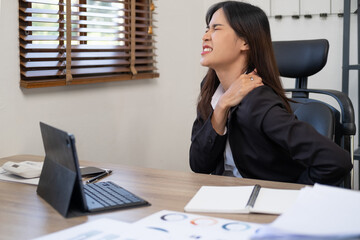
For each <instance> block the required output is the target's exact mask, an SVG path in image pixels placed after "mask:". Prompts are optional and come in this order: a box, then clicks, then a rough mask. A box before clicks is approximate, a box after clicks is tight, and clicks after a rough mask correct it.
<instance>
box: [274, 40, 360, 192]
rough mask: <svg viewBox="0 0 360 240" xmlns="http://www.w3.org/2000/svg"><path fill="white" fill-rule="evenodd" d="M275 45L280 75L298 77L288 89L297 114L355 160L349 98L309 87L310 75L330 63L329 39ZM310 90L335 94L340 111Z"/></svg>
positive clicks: (349, 183)
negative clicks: (293, 86) (328, 60)
mask: <svg viewBox="0 0 360 240" xmlns="http://www.w3.org/2000/svg"><path fill="white" fill-rule="evenodd" d="M273 47H274V52H275V58H276V61H277V65H278V68H279V72H280V75H281V76H282V77H286V78H294V79H295V88H294V89H285V90H286V92H289V93H291V94H292V95H291V99H293V100H294V101H296V102H294V103H291V108H292V109H293V111H294V114H295V115H296V116H297V118H298V119H299V120H302V121H305V122H308V123H310V124H311V125H312V126H313V127H314V128H315V129H316V130H317V131H318V132H320V133H321V134H323V135H325V136H327V137H329V138H331V139H332V140H333V141H334V142H336V143H337V144H338V145H339V146H341V147H342V148H344V149H346V150H347V151H349V152H350V154H351V159H352V162H353V161H354V158H353V152H354V149H353V138H354V135H355V133H356V126H355V114H354V108H353V105H352V102H351V100H350V98H349V97H348V96H347V95H346V94H344V93H343V92H340V91H336V90H329V89H308V88H307V80H308V77H309V76H312V75H314V74H316V73H317V72H319V71H320V70H321V69H322V68H323V67H324V66H325V64H326V62H327V56H328V51H329V42H328V41H327V40H326V39H316V40H301V41H274V42H273ZM309 93H312V94H323V95H327V96H330V97H332V98H333V99H335V100H336V101H337V103H338V104H339V107H340V111H339V110H337V109H336V108H335V107H334V106H331V105H330V104H328V103H325V102H323V101H320V100H317V99H312V98H310V97H309ZM353 173H354V169H353V170H352V173H351V175H350V176H348V177H347V178H346V179H345V180H344V187H346V188H351V187H353V180H352V177H353Z"/></svg>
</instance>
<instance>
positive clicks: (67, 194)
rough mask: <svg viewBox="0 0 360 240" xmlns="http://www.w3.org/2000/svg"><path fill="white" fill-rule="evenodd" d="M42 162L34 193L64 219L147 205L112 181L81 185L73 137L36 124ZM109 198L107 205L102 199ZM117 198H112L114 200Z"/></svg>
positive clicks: (42, 124) (58, 130)
mask: <svg viewBox="0 0 360 240" xmlns="http://www.w3.org/2000/svg"><path fill="white" fill-rule="evenodd" d="M40 129H41V135H42V139H43V144H44V148H45V160H44V164H43V168H42V171H41V175H40V180H39V185H38V187H37V194H38V195H39V196H40V197H42V198H43V199H44V200H45V201H47V202H48V203H49V204H50V205H51V206H52V207H53V208H55V209H56V210H57V211H58V212H59V213H60V214H61V215H63V216H64V217H74V216H81V215H87V214H89V213H93V212H101V211H106V210H114V209H120V208H130V207H139V206H148V205H150V203H149V202H147V201H146V200H144V199H142V198H140V197H138V196H136V195H134V194H132V193H131V192H129V191H127V190H126V189H124V188H122V187H120V186H118V185H117V184H115V183H113V182H104V181H102V182H97V183H90V184H86V185H84V184H83V182H82V178H81V172H80V169H79V162H78V156H77V152H76V147H75V137H74V135H72V134H68V133H67V132H65V131H62V130H60V129H57V128H54V127H52V126H49V125H47V124H45V123H42V122H40ZM104 195H105V197H106V196H108V197H111V198H112V199H111V200H109V201H108V202H107V201H106V200H103V198H104ZM115 197H116V198H117V199H114V198H115Z"/></svg>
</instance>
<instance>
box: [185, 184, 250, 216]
mask: <svg viewBox="0 0 360 240" xmlns="http://www.w3.org/2000/svg"><path fill="white" fill-rule="evenodd" d="M253 188H254V186H241V187H232V186H202V187H201V188H200V189H199V191H198V192H197V193H196V194H195V195H194V197H193V198H192V199H191V200H190V202H189V203H188V204H187V205H186V206H185V208H184V210H185V211H187V212H220V213H248V212H249V210H248V209H246V208H245V207H246V204H247V202H248V201H249V197H250V195H251V192H252V190H253Z"/></svg>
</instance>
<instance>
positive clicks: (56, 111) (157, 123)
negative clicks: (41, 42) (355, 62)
mask: <svg viewBox="0 0 360 240" xmlns="http://www.w3.org/2000/svg"><path fill="white" fill-rule="evenodd" d="M205 2H206V1H205V0H196V1H194V0H182V1H181V3H180V2H179V1H175V0H158V1H156V5H157V12H158V14H157V15H156V19H157V20H158V23H157V25H158V28H157V29H156V35H157V41H158V43H157V48H158V50H157V54H158V58H157V60H158V65H157V66H158V68H159V72H160V78H159V79H152V80H137V81H124V82H116V83H101V84H92V85H91V84H90V85H84V86H70V87H55V88H44V89H21V88H20V87H19V59H18V24H17V21H18V20H17V12H18V9H17V8H18V3H17V1H13V0H8V1H2V3H1V4H2V5H1V16H0V31H1V38H0V52H1V60H0V61H1V63H0V65H1V66H0V67H1V69H0V157H5V156H9V155H14V154H39V155H43V154H44V151H43V146H42V141H41V136H40V129H39V125H38V124H39V121H44V122H46V123H49V124H51V125H54V126H56V127H59V128H61V129H64V130H67V131H69V132H72V133H74V134H75V136H76V139H77V148H78V154H79V157H80V159H84V160H91V161H104V162H118V163H125V164H134V165H143V166H147V167H154V168H165V169H177V170H186V171H188V170H189V167H188V149H189V145H190V135H191V126H192V122H193V119H194V117H195V105H196V98H197V95H198V90H199V85H200V81H201V78H202V75H203V73H204V72H205V69H204V68H202V67H200V65H199V59H200V52H201V36H202V34H203V32H204V30H205V23H204V13H205V10H206V9H205V8H207V6H206V4H205ZM270 22H271V25H272V32H273V39H274V40H284V39H311V38H327V39H329V41H330V46H331V47H330V54H329V60H328V64H327V66H326V67H325V68H324V70H323V71H322V72H321V73H319V74H318V76H317V77H314V81H310V84H309V85H310V87H323V86H326V87H327V88H334V89H338V90H340V89H341V65H342V62H341V61H342V50H341V49H342V18H338V17H337V16H330V17H328V18H327V19H326V20H323V19H320V18H318V17H314V18H313V19H311V20H305V19H303V18H301V19H299V20H293V19H291V18H283V19H282V20H281V21H277V20H275V19H270ZM353 22H354V19H353ZM353 25H354V24H353ZM352 39H353V41H352V42H353V43H352V44H353V45H354V41H355V40H354V39H355V34H354V36H352ZM352 49H356V48H354V47H352ZM353 51H354V52H355V51H356V50H353ZM353 55H354V54H353ZM355 57H356V55H355V56H352V58H353V59H354V58H355ZM350 77H351V81H350V84H351V86H352V87H351V89H352V91H351V93H350V94H351V95H352V98H353V99H354V101H357V95H358V93H357V92H356V91H355V90H356V87H357V79H356V76H355V74H351V75H350ZM291 84H292V83H285V85H286V86H287V85H290V86H291ZM354 89H355V90H354ZM355 96H356V97H355ZM354 103H356V102H354ZM355 107H357V106H356V104H355Z"/></svg>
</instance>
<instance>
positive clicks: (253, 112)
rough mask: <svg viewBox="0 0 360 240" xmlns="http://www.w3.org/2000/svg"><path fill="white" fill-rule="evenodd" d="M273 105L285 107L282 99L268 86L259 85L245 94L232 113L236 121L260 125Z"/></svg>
mask: <svg viewBox="0 0 360 240" xmlns="http://www.w3.org/2000/svg"><path fill="white" fill-rule="evenodd" d="M273 107H279V108H283V109H285V106H284V104H283V101H282V99H281V98H280V96H279V95H277V94H276V92H275V91H274V90H273V89H272V88H271V87H269V86H266V85H264V86H260V87H257V88H255V89H254V90H252V91H251V92H249V93H248V95H246V96H245V97H244V98H243V100H242V101H241V103H240V104H239V105H238V106H237V107H236V108H235V109H234V110H233V112H232V113H234V114H235V116H237V117H236V118H237V119H238V121H240V122H243V123H244V124H245V123H248V124H252V125H254V124H255V125H258V126H260V125H261V122H262V120H263V119H264V118H265V116H266V115H267V113H268V112H269V110H270V109H272V108H273Z"/></svg>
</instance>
